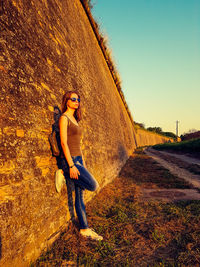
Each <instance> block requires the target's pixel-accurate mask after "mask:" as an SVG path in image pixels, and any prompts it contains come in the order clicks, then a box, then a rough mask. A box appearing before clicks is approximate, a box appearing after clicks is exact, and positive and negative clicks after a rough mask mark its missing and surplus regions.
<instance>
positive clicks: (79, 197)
mask: <svg viewBox="0 0 200 267" xmlns="http://www.w3.org/2000/svg"><path fill="white" fill-rule="evenodd" d="M75 194H76V195H75V208H76V214H77V216H78V220H79V224H80V229H87V228H88V223H87V216H86V211H85V205H84V202H83V189H81V188H80V187H79V186H77V185H75Z"/></svg>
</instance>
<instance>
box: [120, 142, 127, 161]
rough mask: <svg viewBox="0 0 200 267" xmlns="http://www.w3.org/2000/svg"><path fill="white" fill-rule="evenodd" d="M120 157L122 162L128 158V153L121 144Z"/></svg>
mask: <svg viewBox="0 0 200 267" xmlns="http://www.w3.org/2000/svg"><path fill="white" fill-rule="evenodd" d="M118 155H119V159H120V161H122V162H123V161H124V159H127V158H128V154H127V151H126V150H125V148H124V146H123V145H122V144H121V143H120V144H119V145H118Z"/></svg>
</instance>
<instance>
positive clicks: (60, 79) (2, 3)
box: [0, 0, 160, 267]
mask: <svg viewBox="0 0 200 267" xmlns="http://www.w3.org/2000/svg"><path fill="white" fill-rule="evenodd" d="M0 87H1V91H0V104H1V120H0V167H1V168H0V193H1V195H0V216H1V217H0V227H1V233H0V234H1V236H0V240H1V245H0V257H1V260H0V265H1V266H20V267H22V266H27V265H28V263H29V262H30V261H31V260H33V259H35V258H36V257H38V256H39V254H40V252H41V250H42V249H44V248H45V247H47V244H48V243H51V242H52V240H53V237H54V236H55V234H58V233H59V231H60V230H61V229H62V227H64V226H65V225H66V223H67V221H68V220H69V218H70V215H69V210H68V202H67V192H66V189H64V190H63V191H62V194H61V195H58V194H57V193H56V191H55V185H54V172H55V170H56V169H57V165H56V160H55V158H52V156H51V152H50V147H49V143H48V135H49V133H50V132H51V125H52V124H53V122H54V121H53V113H52V111H53V108H54V106H55V105H60V103H61V99H62V96H63V94H64V92H65V91H66V90H70V89H77V90H78V91H79V92H80V95H81V105H82V111H83V120H82V121H81V126H83V128H84V131H83V139H82V150H83V155H84V157H85V160H86V163H87V166H88V168H89V170H90V171H91V172H92V174H93V175H94V176H95V177H96V179H97V180H98V182H99V184H100V188H101V187H102V186H103V185H105V184H106V183H108V182H109V181H111V180H112V179H113V178H114V177H115V176H116V175H117V174H118V171H119V170H120V169H121V167H122V166H123V164H124V163H125V161H126V159H127V158H128V156H129V155H130V154H131V153H132V152H133V150H134V148H135V147H136V139H137V142H138V144H139V145H141V144H143V145H144V144H147V143H148V144H150V143H151V141H152V138H151V137H148V134H147V133H145V134H144V135H143V137H142V136H141V134H140V137H137V138H136V136H135V131H134V128H133V125H132V123H131V121H130V118H129V116H128V114H127V111H126V109H125V107H124V104H123V102H122V100H121V97H120V95H119V93H118V91H117V89H116V87H115V84H114V82H113V79H112V76H111V74H110V72H109V69H108V66H107V64H106V62H105V59H104V57H103V54H102V51H101V49H100V48H99V45H98V42H97V40H96V38H95V35H94V32H93V30H92V28H91V25H90V23H89V21H88V18H87V16H86V14H85V11H84V9H83V7H82V5H81V3H80V1H79V0H74V1H71V0H65V1H61V0H48V1H46V0H40V1H39V0H34V1H33V0H0ZM145 136H146V138H147V140H145ZM155 142H157V143H158V142H160V140H159V141H158V140H156V141H155ZM92 196H93V194H92V193H88V194H87V195H86V199H87V200H88V199H90V198H91V197H92Z"/></svg>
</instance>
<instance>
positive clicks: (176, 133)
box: [176, 121, 180, 137]
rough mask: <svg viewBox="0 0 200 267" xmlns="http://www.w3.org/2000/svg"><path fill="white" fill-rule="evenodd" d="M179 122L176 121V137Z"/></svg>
mask: <svg viewBox="0 0 200 267" xmlns="http://www.w3.org/2000/svg"><path fill="white" fill-rule="evenodd" d="M179 123H180V121H176V136H177V137H178V124H179Z"/></svg>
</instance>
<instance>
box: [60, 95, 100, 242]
mask: <svg viewBox="0 0 200 267" xmlns="http://www.w3.org/2000/svg"><path fill="white" fill-rule="evenodd" d="M80 119H81V109H80V96H79V94H78V93H77V92H76V91H68V92H66V93H65V94H64V96H63V100H62V115H61V117H60V121H59V127H60V140H61V146H62V150H63V154H64V157H63V158H62V159H61V161H62V170H63V172H64V176H65V178H66V179H72V180H73V181H74V185H75V209H76V214H77V216H78V219H79V224H80V234H81V235H83V236H85V237H90V238H92V239H95V240H102V239H103V237H102V236H100V235H98V234H97V233H95V232H94V231H93V230H91V229H90V228H89V227H88V223H87V216H86V211H85V205H84V201H83V191H84V190H85V189H87V190H90V191H95V190H96V189H97V187H98V183H97V181H96V180H95V178H94V177H93V176H92V175H91V174H90V173H89V171H88V170H87V168H86V164H85V160H84V158H83V155H82V152H81V147H80V140H81V132H82V130H81V127H80V126H79V125H78V122H79V121H80ZM60 174H61V173H60Z"/></svg>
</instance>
